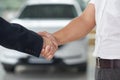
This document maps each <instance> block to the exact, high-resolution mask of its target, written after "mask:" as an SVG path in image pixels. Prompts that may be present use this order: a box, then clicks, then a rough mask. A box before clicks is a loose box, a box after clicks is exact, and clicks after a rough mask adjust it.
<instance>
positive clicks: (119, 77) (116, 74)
mask: <svg viewBox="0 0 120 80" xmlns="http://www.w3.org/2000/svg"><path fill="white" fill-rule="evenodd" d="M95 80H120V69H118V68H117V69H114V68H109V69H107V68H104V69H101V68H96V73H95Z"/></svg>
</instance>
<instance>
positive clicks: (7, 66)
mask: <svg viewBox="0 0 120 80" xmlns="http://www.w3.org/2000/svg"><path fill="white" fill-rule="evenodd" d="M3 67H4V69H5V71H6V72H12V73H14V71H15V66H14V65H10V64H4V63H3Z"/></svg>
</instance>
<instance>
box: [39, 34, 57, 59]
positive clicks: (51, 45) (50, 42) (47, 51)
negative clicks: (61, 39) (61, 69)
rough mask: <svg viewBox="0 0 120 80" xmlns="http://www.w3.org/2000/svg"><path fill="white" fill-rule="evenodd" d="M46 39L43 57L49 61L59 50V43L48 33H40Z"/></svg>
mask: <svg viewBox="0 0 120 80" xmlns="http://www.w3.org/2000/svg"><path fill="white" fill-rule="evenodd" d="M38 34H39V35H41V36H42V37H43V39H44V43H43V49H42V52H41V55H42V56H43V57H45V58H46V59H48V60H51V59H52V58H53V56H54V54H55V52H56V51H57V49H58V42H57V40H56V39H55V37H54V36H53V35H52V34H50V33H47V32H39V33H38Z"/></svg>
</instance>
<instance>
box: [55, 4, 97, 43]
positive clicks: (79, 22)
mask: <svg viewBox="0 0 120 80" xmlns="http://www.w3.org/2000/svg"><path fill="white" fill-rule="evenodd" d="M89 6H91V5H89ZM88 12H90V11H89V8H88V10H86V11H84V13H83V14H82V15H81V16H80V17H77V18H75V19H73V20H72V21H71V22H70V23H69V24H68V25H67V26H65V27H64V28H63V29H61V30H59V31H57V32H55V33H54V34H53V35H54V36H55V38H56V39H57V40H58V43H59V45H61V44H65V43H68V42H71V41H74V40H77V39H80V38H82V37H84V36H85V35H86V34H88V33H89V32H90V31H91V30H92V29H93V28H94V26H95V17H94V16H95V15H94V12H92V13H90V14H88Z"/></svg>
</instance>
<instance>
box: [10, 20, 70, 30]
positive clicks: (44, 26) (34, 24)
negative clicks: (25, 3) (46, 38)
mask: <svg viewBox="0 0 120 80" xmlns="http://www.w3.org/2000/svg"><path fill="white" fill-rule="evenodd" d="M70 21H71V19H70V20H52V19H48V20H34V19H32V20H29V19H14V20H12V21H11V22H12V23H18V24H21V25H23V26H24V27H26V28H28V29H30V30H33V31H35V32H36V31H37V32H39V31H48V32H54V31H56V29H57V30H58V29H60V28H63V27H65V26H66V25H67V24H68V23H69V22H70ZM35 29H36V30H35ZM51 29H52V30H54V31H51Z"/></svg>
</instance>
